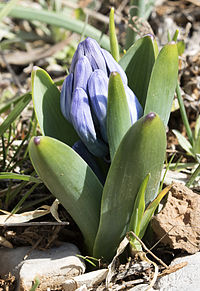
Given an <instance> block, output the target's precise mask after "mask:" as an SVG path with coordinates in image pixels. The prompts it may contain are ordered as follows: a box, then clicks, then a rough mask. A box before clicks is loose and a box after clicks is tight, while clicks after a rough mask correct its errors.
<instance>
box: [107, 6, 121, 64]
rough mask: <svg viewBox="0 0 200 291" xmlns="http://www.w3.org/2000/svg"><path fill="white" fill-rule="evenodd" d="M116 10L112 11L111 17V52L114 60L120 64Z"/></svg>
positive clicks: (112, 9)
mask: <svg viewBox="0 0 200 291" xmlns="http://www.w3.org/2000/svg"><path fill="white" fill-rule="evenodd" d="M114 11H115V10H114V8H113V7H112V8H111V9H110V16H109V36H110V51H111V54H112V56H113V58H114V59H115V60H116V61H117V62H118V61H119V59H120V57H119V46H118V41H117V36H116V32H115V20H114Z"/></svg>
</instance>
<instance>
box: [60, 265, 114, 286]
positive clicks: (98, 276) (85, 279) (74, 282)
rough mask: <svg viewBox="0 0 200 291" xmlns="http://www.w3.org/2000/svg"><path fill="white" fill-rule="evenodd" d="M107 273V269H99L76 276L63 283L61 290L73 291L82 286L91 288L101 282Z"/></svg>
mask: <svg viewBox="0 0 200 291" xmlns="http://www.w3.org/2000/svg"><path fill="white" fill-rule="evenodd" d="M107 273H108V269H100V270H96V271H93V272H89V273H86V274H83V275H80V276H76V277H74V278H72V279H68V280H66V281H65V282H64V283H63V290H64V291H75V290H77V288H78V289H80V288H81V287H83V288H84V286H85V287H87V288H91V287H93V286H94V285H98V284H99V283H101V282H102V281H103V280H104V279H105V278H106V275H107ZM80 290H81V289H80Z"/></svg>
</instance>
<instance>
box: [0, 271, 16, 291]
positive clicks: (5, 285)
mask: <svg viewBox="0 0 200 291" xmlns="http://www.w3.org/2000/svg"><path fill="white" fill-rule="evenodd" d="M4 290H5V291H14V290H16V280H15V277H14V276H12V275H11V274H10V273H9V274H8V275H6V276H5V278H0V291H4Z"/></svg>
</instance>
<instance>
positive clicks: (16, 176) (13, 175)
mask: <svg viewBox="0 0 200 291" xmlns="http://www.w3.org/2000/svg"><path fill="white" fill-rule="evenodd" d="M2 179H3V180H4V179H14V180H21V181H28V182H33V183H37V184H40V183H42V181H41V180H40V179H39V178H35V177H32V176H30V175H20V174H16V173H8V172H1V173H0V180H2Z"/></svg>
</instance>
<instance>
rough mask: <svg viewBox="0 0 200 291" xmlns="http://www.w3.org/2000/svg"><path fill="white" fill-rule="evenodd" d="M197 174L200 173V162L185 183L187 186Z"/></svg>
mask: <svg viewBox="0 0 200 291" xmlns="http://www.w3.org/2000/svg"><path fill="white" fill-rule="evenodd" d="M199 175H200V164H199V165H198V167H197V168H196V170H195V171H194V173H193V174H192V175H191V177H190V179H189V181H188V182H187V183H186V186H187V187H188V188H189V187H190V186H191V185H192V184H193V182H194V181H195V179H196V178H197V176H199Z"/></svg>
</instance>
